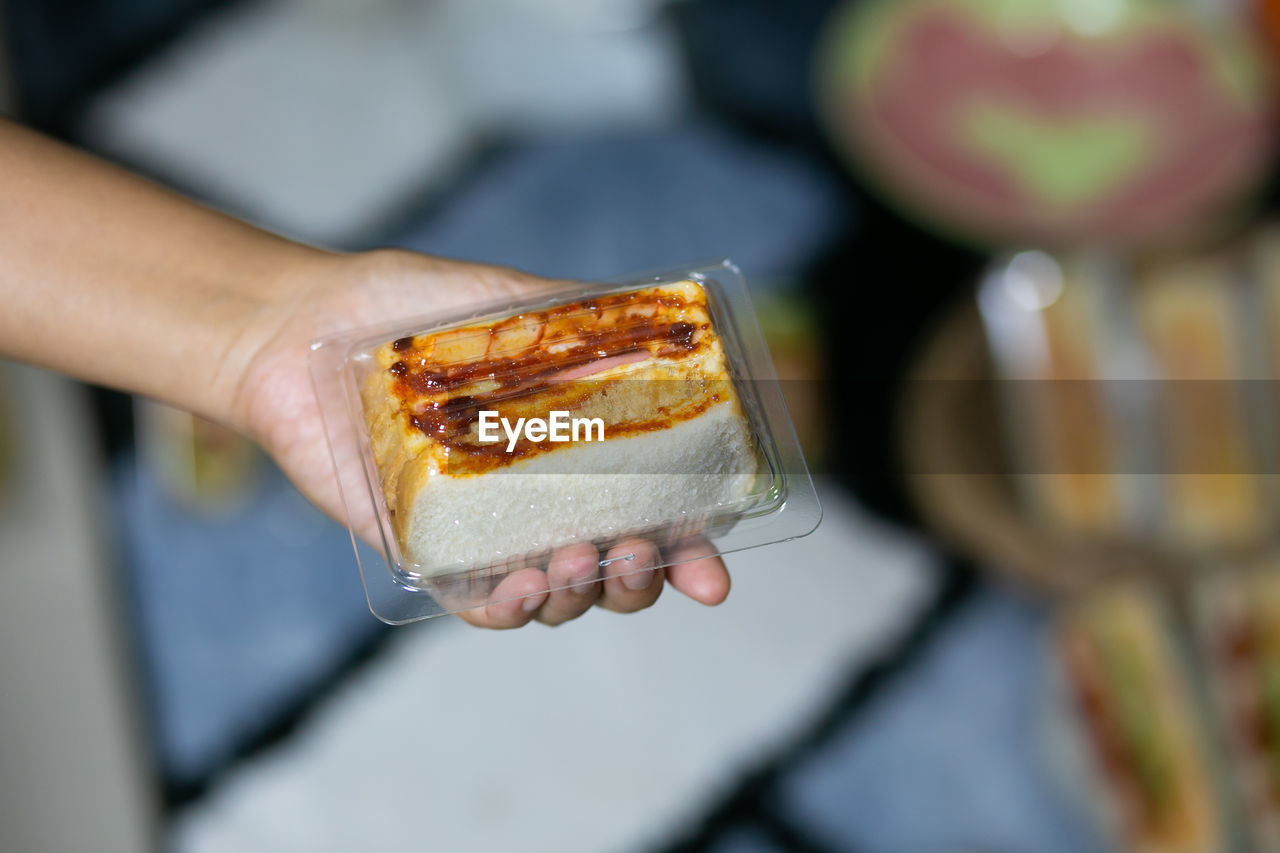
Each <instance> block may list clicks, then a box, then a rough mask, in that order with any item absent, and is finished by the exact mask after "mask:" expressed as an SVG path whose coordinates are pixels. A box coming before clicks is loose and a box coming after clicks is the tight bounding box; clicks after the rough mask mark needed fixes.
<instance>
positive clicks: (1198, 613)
mask: <svg viewBox="0 0 1280 853" xmlns="http://www.w3.org/2000/svg"><path fill="white" fill-rule="evenodd" d="M1194 615H1195V623H1196V629H1197V632H1196V633H1197V637H1198V639H1199V645H1200V651H1201V655H1202V659H1203V661H1204V666H1205V670H1206V672H1207V673H1208V674H1209V678H1210V681H1211V687H1212V691H1211V692H1212V695H1213V700H1214V706H1215V710H1216V712H1217V718H1218V721H1219V724H1220V728H1221V731H1222V733H1223V735H1224V739H1225V741H1226V745H1227V747H1228V749H1229V752H1230V756H1231V763H1232V767H1233V770H1234V778H1235V782H1236V789H1237V791H1238V793H1239V795H1240V798H1241V800H1242V801H1243V804H1244V807H1245V812H1246V814H1247V816H1248V819H1249V821H1248V822H1249V827H1250V831H1251V834H1252V836H1253V840H1254V843H1255V846H1256V847H1257V848H1258V849H1260V850H1272V851H1274V850H1280V562H1277V561H1276V560H1275V558H1272V559H1271V561H1270V563H1269V564H1268V565H1265V566H1262V567H1252V568H1249V569H1241V570H1239V571H1224V572H1220V573H1216V574H1213V575H1208V576H1206V577H1204V578H1203V579H1202V580H1201V581H1200V583H1199V584H1198V585H1197V587H1196V589H1195V594H1194Z"/></svg>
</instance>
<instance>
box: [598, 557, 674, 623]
mask: <svg viewBox="0 0 1280 853" xmlns="http://www.w3.org/2000/svg"><path fill="white" fill-rule="evenodd" d="M605 562H606V563H607V565H605V566H604V568H603V572H604V577H605V580H604V581H603V582H602V583H601V584H600V586H601V587H602V590H601V594H600V602H599V604H600V606H601V607H603V608H604V609H606V610H612V611H614V612H615V613H634V612H635V611H637V610H643V609H644V608H646V607H649V606H650V605H652V604H653V603H654V602H655V601H657V600H658V596H659V595H661V594H662V582H663V578H664V575H663V571H662V569H655V568H653V567H654V566H656V565H658V562H659V559H658V549H657V546H655V545H654V544H653V543H652V542H647V541H645V540H643V539H632V540H628V541H626V542H621V543H619V544H618V545H615V546H614V547H613V548H611V549H609V553H607V554H605Z"/></svg>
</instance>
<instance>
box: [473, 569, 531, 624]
mask: <svg viewBox="0 0 1280 853" xmlns="http://www.w3.org/2000/svg"><path fill="white" fill-rule="evenodd" d="M525 596H527V597H525ZM547 597H548V592H547V576H546V575H545V574H543V573H542V572H540V571H538V570H537V569H517V570H516V571H514V572H512V573H511V574H509V575H507V576H506V577H505V578H503V579H502V581H501V582H500V583H499V584H498V585H497V586H496V587H494V590H493V592H492V593H491V594H490V596H489V604H487V605H485V606H484V607H477V608H476V609H474V610H464V611H462V612H460V613H459V614H458V615H459V616H461V617H462V619H463V621H465V622H467V623H469V624H471V625H474V626H476V627H477V628H494V629H498V630H506V629H510V628H522V627H524V626H525V625H527V624H529V620H530V619H532V618H533V617H534V615H535V614H536V613H537V611H538V608H540V607H542V606H543V604H545V603H546V601H547Z"/></svg>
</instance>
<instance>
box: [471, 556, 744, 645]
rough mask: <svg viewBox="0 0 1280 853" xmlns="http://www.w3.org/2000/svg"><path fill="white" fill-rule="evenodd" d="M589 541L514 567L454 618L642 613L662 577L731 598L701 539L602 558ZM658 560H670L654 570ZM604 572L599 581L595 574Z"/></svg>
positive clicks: (701, 597)
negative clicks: (537, 565) (536, 563)
mask: <svg viewBox="0 0 1280 853" xmlns="http://www.w3.org/2000/svg"><path fill="white" fill-rule="evenodd" d="M599 556H600V555H599V552H598V551H596V549H595V548H594V547H593V546H591V545H589V544H580V545H572V546H570V547H568V548H563V549H561V550H560V551H557V552H556V553H555V554H554V555H553V556H552V558H551V562H550V563H549V564H548V566H547V570H546V572H545V573H544V572H541V571H538V570H537V569H519V570H517V571H515V572H512V573H511V574H509V575H507V576H506V577H505V578H503V579H502V581H501V582H500V583H499V584H498V586H497V587H496V588H495V589H494V590H493V593H492V594H491V595H490V596H489V601H490V603H489V604H488V605H486V606H485V607H482V608H476V609H474V610H466V611H463V612H461V613H459V614H458V615H459V616H461V617H462V618H463V619H464V620H465V621H466V622H468V623H470V624H471V625H475V626H476V627H478V628H494V629H509V628H520V627H523V626H524V625H527V624H528V623H529V622H530V621H532V620H533V619H535V618H536V619H537V620H538V621H539V622H542V623H545V624H547V625H560V624H563V623H565V622H568V621H570V620H572V619H576V618H578V617H579V616H581V615H582V614H583V613H585V612H586V611H587V610H588V609H590V607H591V606H592V605H593V604H599V605H600V606H601V607H603V608H604V609H606V610H612V611H613V612H615V613H634V612H636V611H637V610H644V609H645V608H646V607H650V606H652V605H653V603H654V602H656V601H657V600H658V596H659V595H661V594H662V587H663V583H664V581H670V583H671V585H672V586H674V587H675V588H676V589H678V590H679V591H680V592H682V593H684V594H685V595H687V596H688V597H689V598H692V599H693V600H694V601H697V602H699V603H700V604H705V605H708V606H714V605H717V604H720V603H721V602H723V601H724V600H725V598H727V597H728V595H729V587H730V580H729V571H728V569H726V568H725V565H724V561H723V560H721V559H720V557H718V556H716V552H715V548H714V547H713V546H712V545H711V543H710V542H708V541H707V540H706V539H703V538H697V539H692V540H688V541H686V542H683V543H681V544H679V545H677V546H674V547H673V548H669V549H667V552H666V559H665V560H663V559H661V558H660V556H659V551H658V548H657V546H655V545H654V544H653V543H652V542H648V541H645V540H641V539H633V540H628V541H626V542H622V543H619V544H618V545H616V546H614V547H613V548H611V549H609V552H608V553H607V554H605V556H604V562H605V563H606V565H605V566H604V568H603V569H601V568H600V567H599ZM660 562H672V563H674V564H675V565H671V566H668V567H667V568H665V569H656V568H654V567H655V566H657V565H658V564H659V563H660ZM601 575H603V580H599V578H600V577H601Z"/></svg>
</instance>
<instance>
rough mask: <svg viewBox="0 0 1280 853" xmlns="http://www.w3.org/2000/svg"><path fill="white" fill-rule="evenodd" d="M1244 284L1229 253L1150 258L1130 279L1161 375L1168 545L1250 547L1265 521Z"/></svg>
mask: <svg viewBox="0 0 1280 853" xmlns="http://www.w3.org/2000/svg"><path fill="white" fill-rule="evenodd" d="M1248 284H1249V282H1248V281H1247V280H1246V279H1244V278H1242V276H1241V275H1240V274H1239V270H1238V268H1237V267H1236V265H1235V264H1234V263H1233V262H1232V260H1231V259H1230V257H1227V256H1222V257H1218V256H1207V257H1196V258H1178V259H1176V260H1169V261H1166V262H1159V263H1153V264H1150V265H1148V266H1146V267H1144V268H1142V269H1140V270H1139V271H1138V274H1137V275H1136V277H1135V281H1134V306H1135V315H1136V317H1137V321H1138V331H1139V334H1140V336H1141V338H1142V341H1143V343H1144V345H1145V347H1146V350H1147V352H1148V353H1149V356H1150V360H1151V363H1152V368H1153V375H1154V378H1155V379H1157V380H1158V381H1157V383H1156V387H1157V389H1158V395H1157V403H1156V406H1155V411H1154V414H1155V417H1154V418H1153V425H1154V426H1155V427H1156V432H1155V433H1154V434H1153V436H1152V438H1153V440H1154V442H1155V444H1156V445H1157V446H1159V447H1160V448H1161V449H1162V450H1163V462H1162V464H1163V469H1162V473H1163V475H1164V483H1163V487H1162V494H1163V496H1164V519H1165V523H1164V525H1163V528H1164V532H1165V535H1166V537H1167V539H1168V540H1169V541H1170V543H1172V544H1174V545H1179V546H1189V547H1193V548H1197V549H1212V548H1223V547H1239V546H1249V545H1253V544H1256V543H1257V542H1258V541H1260V540H1261V538H1262V537H1263V536H1264V535H1265V534H1266V532H1267V529H1268V526H1269V516H1270V512H1271V510H1270V507H1269V495H1268V492H1267V483H1266V480H1265V478H1264V477H1263V476H1262V474H1263V472H1264V468H1265V458H1264V456H1263V452H1262V447H1261V443H1260V432H1261V430H1260V429H1259V422H1258V421H1257V417H1256V416H1257V414H1259V412H1258V411H1257V410H1255V409H1251V407H1250V401H1249V391H1250V389H1251V388H1252V387H1253V386H1252V385H1251V384H1250V382H1249V380H1253V379H1258V378H1261V377H1262V376H1263V373H1262V372H1261V371H1262V365H1261V364H1260V363H1259V361H1258V360H1257V359H1256V358H1255V353H1254V352H1253V351H1251V345H1252V344H1256V343H1257V340H1256V337H1255V336H1254V335H1253V334H1251V328H1250V324H1249V322H1248V315H1247V306H1248V302H1247V301H1246V299H1245V294H1244V292H1243V291H1244V290H1245V288H1246V287H1247V286H1248ZM1255 384H1256V383H1255Z"/></svg>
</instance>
